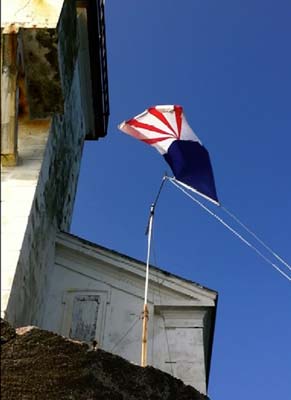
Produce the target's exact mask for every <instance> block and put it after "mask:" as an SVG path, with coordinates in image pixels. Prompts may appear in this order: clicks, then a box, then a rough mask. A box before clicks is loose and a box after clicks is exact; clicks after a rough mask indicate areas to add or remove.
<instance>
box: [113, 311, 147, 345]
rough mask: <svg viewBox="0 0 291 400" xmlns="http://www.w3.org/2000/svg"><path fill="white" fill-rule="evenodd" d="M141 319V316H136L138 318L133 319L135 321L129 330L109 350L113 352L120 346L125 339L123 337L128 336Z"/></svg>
mask: <svg viewBox="0 0 291 400" xmlns="http://www.w3.org/2000/svg"><path fill="white" fill-rule="evenodd" d="M139 320H140V316H138V317H136V320H135V321H133V323H132V324H131V326H130V327H129V328H128V330H127V331H126V332H125V334H124V335H123V336H122V337H121V338H120V339H119V341H118V342H117V343H115V345H114V346H113V347H112V348H111V349H110V350H109V351H110V353H112V352H113V350H114V349H116V347H117V346H119V344H120V343H121V342H122V341H123V339H125V338H126V336H127V335H128V334H129V332H130V331H131V330H132V329H133V328H134V327H135V325H136V324H137V323H138V321H139Z"/></svg>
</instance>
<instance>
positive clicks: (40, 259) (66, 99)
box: [1, 0, 217, 393]
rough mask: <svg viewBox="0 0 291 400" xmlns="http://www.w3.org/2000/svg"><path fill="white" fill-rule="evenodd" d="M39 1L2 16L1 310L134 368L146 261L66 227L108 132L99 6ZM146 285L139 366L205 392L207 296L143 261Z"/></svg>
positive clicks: (213, 296)
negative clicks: (145, 330) (89, 157)
mask: <svg viewBox="0 0 291 400" xmlns="http://www.w3.org/2000/svg"><path fill="white" fill-rule="evenodd" d="M16 3H17V4H16ZM16 3H15V4H16V6H17V7H18V8H17V7H16V10H19V9H20V8H19V4H20V3H21V0H17V1H16ZM33 3H34V2H29V3H27V2H24V5H27V6H29V7H30V4H33ZM11 4H12V5H13V1H12V2H11ZM42 4H43V7H44V8H43V11H41V10H42V9H40V10H38V14H37V15H36V13H35V12H34V9H33V8H32V9H29V10H26V12H25V13H23V17H22V14H21V13H20V14H19V13H18V12H16V11H15V10H14V11H13V10H12V11H11V12H10V13H6V14H7V15H6V16H5V18H3V19H2V24H3V26H2V28H3V31H2V35H1V41H2V46H1V49H2V53H1V61H2V74H1V83H2V85H1V87H2V93H1V94H2V96H1V97H2V111H1V112H2V114H1V117H2V118H1V121H2V123H1V145H2V152H1V163H2V170H1V180H2V183H1V189H2V200H1V201H2V207H1V227H2V239H1V240H2V242H1V246H2V252H1V253H2V255H1V257H2V271H1V312H2V315H3V316H4V317H5V318H6V319H7V320H8V321H9V322H11V323H12V324H13V325H14V326H20V325H28V324H32V325H38V326H40V327H42V328H45V329H48V330H52V331H55V332H57V333H60V334H62V335H65V336H68V337H71V338H73V339H79V340H84V341H87V342H92V341H93V340H96V341H97V342H98V346H100V347H101V348H103V349H105V350H107V351H111V352H114V353H117V354H119V355H121V356H123V357H125V358H127V359H129V360H130V361H132V362H135V363H137V364H139V362H140V341H141V339H140V338H141V320H140V316H141V311H142V305H143V293H144V277H145V265H144V263H142V262H140V261H137V260H134V259H132V258H130V257H128V256H125V255H122V254H119V253H117V252H115V251H113V250H109V249H105V248H103V247H100V246H98V245H95V244H92V243H88V242H87V241H85V240H83V239H80V238H77V237H75V236H73V235H70V234H69V233H64V232H68V231H69V228H70V222H71V217H72V210H73V204H74V197H75V192H76V187H77V181H78V175H79V169H80V162H81V157H82V148H83V143H84V140H97V139H98V138H100V137H103V136H105V134H106V129H107V120H108V88H107V67H106V43H105V26H104V14H103V1H102V0H96V1H92V2H91V1H90V2H86V1H85V2H84V1H82V2H75V1H73V0H66V1H65V2H64V6H63V8H62V12H61V16H60V18H59V12H60V10H61V7H62V1H61V0H59V1H58V0H55V1H44V2H42ZM76 4H77V8H76ZM46 6H47V7H50V14H49V15H50V18H46V17H45V16H46V15H48V14H47V7H46ZM52 7H53V8H52ZM53 10H54V12H53ZM29 13H30V14H29ZM2 14H3V13H2ZM16 15H17V18H16ZM28 15H31V17H30V18H27V16H28ZM21 18H23V20H21ZM56 21H58V25H57V33H58V41H56V30H55V29H51V28H53V27H54V25H55V23H56ZM35 26H36V28H35ZM46 28H50V29H46ZM98 38H99V39H98ZM97 39H98V40H97ZM59 76H60V77H59ZM85 94H86V95H85ZM149 288H150V291H149V301H148V303H149V312H150V318H149V349H148V361H149V364H150V365H153V366H155V367H157V368H160V369H162V370H164V371H167V372H169V373H170V374H173V375H175V376H177V377H179V378H181V379H182V380H183V381H184V382H185V383H187V384H190V385H193V386H194V387H195V388H196V389H198V390H200V391H201V392H203V393H206V390H207V381H208V376H209V368H210V359H211V350H212V341H213V334H214V323H215V313H216V301H217V293H216V292H214V291H212V290H209V289H207V288H204V287H202V286H200V285H198V284H196V283H194V282H189V281H186V280H184V279H182V278H180V277H177V276H174V275H171V274H169V273H167V272H165V271H162V270H160V269H157V268H153V267H152V268H151V272H150V285H149Z"/></svg>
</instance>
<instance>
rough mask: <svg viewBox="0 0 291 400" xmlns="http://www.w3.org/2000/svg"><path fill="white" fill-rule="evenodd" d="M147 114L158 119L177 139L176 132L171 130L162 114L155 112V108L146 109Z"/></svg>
mask: <svg viewBox="0 0 291 400" xmlns="http://www.w3.org/2000/svg"><path fill="white" fill-rule="evenodd" d="M148 111H149V113H150V114H152V115H154V116H155V117H156V118H158V119H159V120H160V121H161V122H162V123H163V124H165V125H166V126H167V127H168V128H169V129H171V131H172V132H173V133H174V135H175V136H176V137H178V135H177V132H176V131H175V130H174V129H173V127H172V126H171V124H170V123H169V121H168V120H167V118H166V117H165V116H164V114H162V113H161V112H160V111H159V110H157V109H156V108H155V107H150V108H149V109H148Z"/></svg>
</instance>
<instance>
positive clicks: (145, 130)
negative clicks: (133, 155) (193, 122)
mask: <svg viewBox="0 0 291 400" xmlns="http://www.w3.org/2000/svg"><path fill="white" fill-rule="evenodd" d="M118 127H119V129H120V130H121V131H122V132H125V133H127V134H128V135H130V136H133V137H135V138H137V139H139V140H141V141H142V142H145V143H147V144H149V145H150V146H152V147H155V148H156V150H157V151H158V152H159V153H160V154H162V155H163V156H164V158H165V160H166V161H167V163H168V164H169V165H170V167H171V169H172V171H173V174H174V176H175V178H176V180H177V181H179V182H180V183H181V184H182V185H184V186H186V187H187V188H189V189H191V190H194V191H195V192H197V193H199V194H200V195H202V196H204V197H206V198H207V199H209V200H211V201H213V202H215V203H217V204H218V198H217V194H216V189H215V183H214V176H213V172H212V167H211V162H210V158H209V154H208V151H207V150H206V148H205V147H204V146H203V145H202V143H201V141H200V140H199V138H198V137H197V135H196V134H195V133H194V132H193V130H192V129H191V127H190V126H189V125H188V122H187V120H186V118H185V115H184V113H183V108H182V107H181V106H177V105H169V106H155V107H150V108H148V109H147V110H145V111H144V112H143V113H142V114H139V115H137V116H136V117H134V118H132V119H130V120H128V121H124V122H122V123H121V124H120V125H119V126H118Z"/></svg>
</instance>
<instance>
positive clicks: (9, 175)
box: [1, 121, 50, 312]
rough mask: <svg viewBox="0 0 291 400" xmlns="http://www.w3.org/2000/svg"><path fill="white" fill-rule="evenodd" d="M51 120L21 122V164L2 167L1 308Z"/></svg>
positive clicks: (6, 300) (12, 270) (19, 146)
mask: <svg viewBox="0 0 291 400" xmlns="http://www.w3.org/2000/svg"><path fill="white" fill-rule="evenodd" d="M49 126H50V121H35V122H30V123H28V121H25V122H24V123H22V121H19V126H18V132H19V137H18V148H19V160H18V165H17V166H13V167H2V169H1V229H2V232H1V250H2V251H1V310H2V312H3V311H4V310H5V309H6V306H7V302H8V298H9V294H10V290H11V286H12V282H13V278H14V274H15V269H16V265H17V262H18V258H19V255H20V249H21V246H22V242H23V238H24V234H25V230H26V226H27V223H28V219H29V214H30V210H31V206H32V202H33V198H34V194H35V189H36V186H37V180H38V176H39V172H40V168H41V164H42V160H43V154H44V149H45V146H46V141H47V136H48V130H49Z"/></svg>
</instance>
